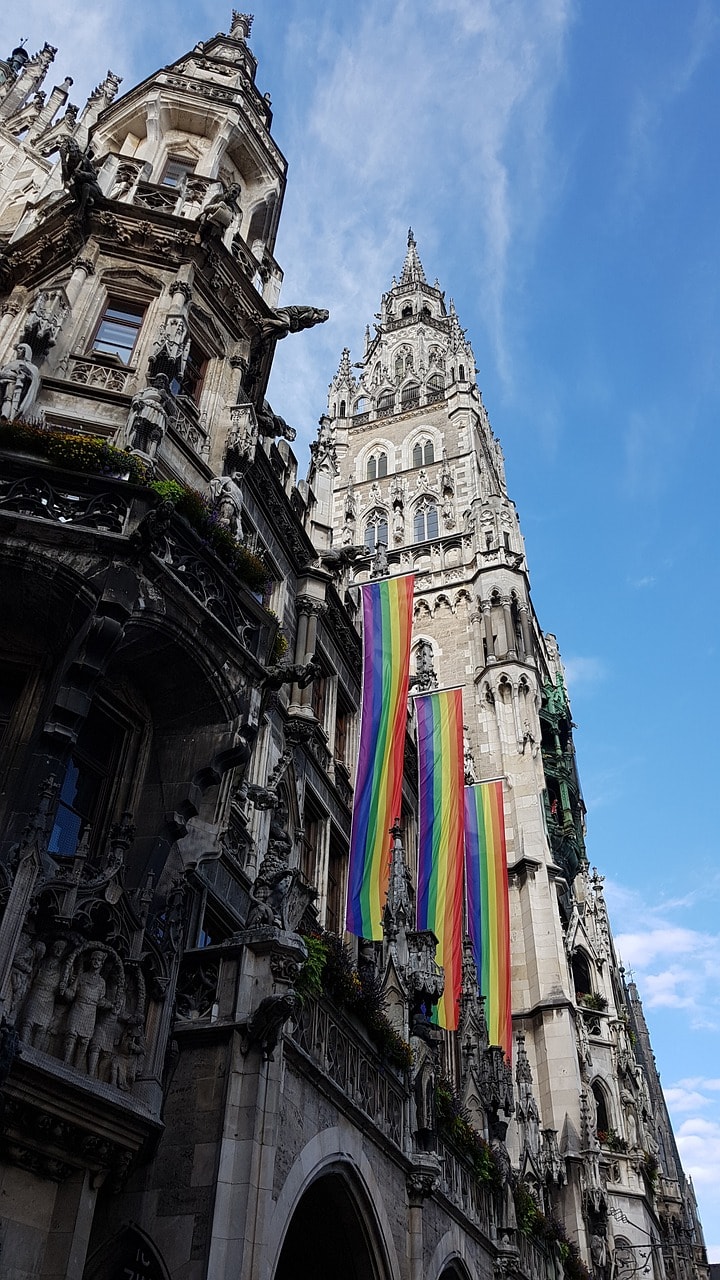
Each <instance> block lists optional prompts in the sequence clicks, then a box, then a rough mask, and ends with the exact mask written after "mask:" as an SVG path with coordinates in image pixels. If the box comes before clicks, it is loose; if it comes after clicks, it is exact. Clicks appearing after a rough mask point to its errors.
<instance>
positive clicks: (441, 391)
mask: <svg viewBox="0 0 720 1280" xmlns="http://www.w3.org/2000/svg"><path fill="white" fill-rule="evenodd" d="M444 395H445V379H444V377H443V376H442V374H441V373H431V374H430V377H429V378H428V380H427V399H428V404H431V403H432V401H433V400H442V398H443V396H444Z"/></svg>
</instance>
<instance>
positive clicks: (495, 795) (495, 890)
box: [465, 781, 512, 1061]
mask: <svg viewBox="0 0 720 1280" xmlns="http://www.w3.org/2000/svg"><path fill="white" fill-rule="evenodd" d="M465 876H466V882H467V907H468V931H469V934H470V938H471V941H472V948H473V958H474V960H475V964H476V966H477V971H478V982H479V986H480V994H481V995H483V996H484V997H485V1017H486V1019H487V1025H488V1036H489V1040H490V1044H499V1045H502V1047H503V1049H504V1050H505V1056H506V1057H507V1059H508V1061H510V1060H511V1058H512V1011H511V1003H510V908H509V904H508V880H507V858H506V853H505V817H504V813H503V786H502V782H501V781H495V782H479V783H477V784H476V785H475V786H473V787H466V788H465Z"/></svg>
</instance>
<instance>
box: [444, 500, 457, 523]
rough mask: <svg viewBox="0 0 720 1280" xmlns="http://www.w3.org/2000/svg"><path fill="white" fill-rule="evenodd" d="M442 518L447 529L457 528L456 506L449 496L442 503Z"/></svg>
mask: <svg viewBox="0 0 720 1280" xmlns="http://www.w3.org/2000/svg"><path fill="white" fill-rule="evenodd" d="M442 519H443V524H444V526H445V528H446V529H454V528H455V523H456V521H455V507H454V505H453V503H452V502H451V501H450V499H449V498H447V499H446V500H445V502H443V504H442Z"/></svg>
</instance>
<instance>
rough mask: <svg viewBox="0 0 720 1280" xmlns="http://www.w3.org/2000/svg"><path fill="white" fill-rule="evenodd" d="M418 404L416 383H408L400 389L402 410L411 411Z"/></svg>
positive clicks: (418, 397)
mask: <svg viewBox="0 0 720 1280" xmlns="http://www.w3.org/2000/svg"><path fill="white" fill-rule="evenodd" d="M419 403H420V387H419V384H418V383H417V382H409V383H408V384H407V386H406V387H403V389H402V407H403V409H412V408H413V407H414V406H415V405H416V404H419Z"/></svg>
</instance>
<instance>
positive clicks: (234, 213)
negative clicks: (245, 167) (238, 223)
mask: <svg viewBox="0 0 720 1280" xmlns="http://www.w3.org/2000/svg"><path fill="white" fill-rule="evenodd" d="M241 194H242V187H241V186H240V183H239V182H233V183H231V184H230V186H229V187H224V186H223V188H222V189H221V190H220V191H217V192H216V193H215V195H214V196H211V197H210V199H209V200H208V202H207V204H206V205H205V208H204V209H203V210H202V212H201V214H200V217H199V218H198V234H197V237H196V239H197V241H198V243H200V240H201V238H202V236H203V233H205V234H206V235H211V236H212V235H215V236H219V237H222V235H223V232H225V231H227V229H228V227H229V226H230V225H231V223H232V222H234V221H235V219H236V218H237V219H238V220H239V219H240V218H241V217H242V214H241V212H240V204H239V201H240V196H241Z"/></svg>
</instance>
